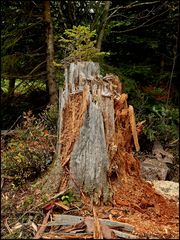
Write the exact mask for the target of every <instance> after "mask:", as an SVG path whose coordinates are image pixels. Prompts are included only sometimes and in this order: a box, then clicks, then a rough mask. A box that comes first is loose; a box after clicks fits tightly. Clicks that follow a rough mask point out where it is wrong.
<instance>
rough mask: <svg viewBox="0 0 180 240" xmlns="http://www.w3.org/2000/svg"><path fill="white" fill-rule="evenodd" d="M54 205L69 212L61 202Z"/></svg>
mask: <svg viewBox="0 0 180 240" xmlns="http://www.w3.org/2000/svg"><path fill="white" fill-rule="evenodd" d="M55 205H56V206H57V207H60V208H63V209H64V210H69V207H68V206H66V205H65V204H64V203H63V202H61V201H59V202H55Z"/></svg>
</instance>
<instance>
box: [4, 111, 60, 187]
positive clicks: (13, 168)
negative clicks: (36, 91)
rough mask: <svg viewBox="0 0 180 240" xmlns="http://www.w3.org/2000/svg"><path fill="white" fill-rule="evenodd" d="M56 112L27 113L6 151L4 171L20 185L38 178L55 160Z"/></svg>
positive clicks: (24, 114)
mask: <svg viewBox="0 0 180 240" xmlns="http://www.w3.org/2000/svg"><path fill="white" fill-rule="evenodd" d="M52 112H53V111H52V110H51V111H47V110H46V111H44V113H43V114H42V115H41V117H39V118H36V117H35V116H34V115H33V114H32V112H31V111H29V112H27V113H23V121H22V123H21V124H20V125H19V126H18V127H17V128H16V134H15V136H14V137H13V138H12V139H11V140H10V141H9V142H8V143H7V146H6V149H5V150H4V151H3V152H2V165H1V168H2V172H3V174H5V175H8V176H12V177H13V178H14V183H15V184H16V185H21V184H23V183H25V182H26V181H27V180H31V181H32V180H34V179H35V178H36V177H37V176H38V175H39V174H40V173H42V172H44V171H45V170H46V168H47V166H48V165H49V164H50V163H51V162H52V158H53V154H54V152H55V142H56V135H55V134H54V135H53V134H52V133H50V131H49V129H50V128H52V126H53V124H51V120H52V119H53V117H52V116H54V115H53V113H52ZM51 115H52V116H51ZM55 119H56V117H55ZM53 120H54V119H53ZM54 121H55V120H54ZM46 122H47V124H46ZM48 128H49V129H48Z"/></svg>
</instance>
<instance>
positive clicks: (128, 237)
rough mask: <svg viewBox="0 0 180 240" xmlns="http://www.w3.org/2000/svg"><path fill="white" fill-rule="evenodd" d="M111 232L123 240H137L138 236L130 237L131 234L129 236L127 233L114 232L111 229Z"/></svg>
mask: <svg viewBox="0 0 180 240" xmlns="http://www.w3.org/2000/svg"><path fill="white" fill-rule="evenodd" d="M112 231H113V232H114V234H115V235H116V236H117V237H120V238H124V239H139V237H138V236H135V235H132V234H129V233H125V232H121V231H117V230H114V229H112Z"/></svg>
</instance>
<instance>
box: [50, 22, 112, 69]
mask: <svg viewBox="0 0 180 240" xmlns="http://www.w3.org/2000/svg"><path fill="white" fill-rule="evenodd" d="M64 35H65V37H61V39H60V40H59V42H60V45H61V47H62V48H64V49H65V51H64V59H63V60H62V61H61V63H62V64H63V65H64V64H65V65H66V64H70V63H71V62H77V61H95V60H97V58H98V57H100V56H105V55H109V53H105V52H100V51H99V50H98V49H97V48H96V47H95V44H96V40H93V38H95V36H96V31H95V30H94V31H90V28H89V27H85V26H80V25H79V26H78V27H76V26H73V28H72V29H66V30H65V32H64ZM62 64H56V63H55V65H56V66H62Z"/></svg>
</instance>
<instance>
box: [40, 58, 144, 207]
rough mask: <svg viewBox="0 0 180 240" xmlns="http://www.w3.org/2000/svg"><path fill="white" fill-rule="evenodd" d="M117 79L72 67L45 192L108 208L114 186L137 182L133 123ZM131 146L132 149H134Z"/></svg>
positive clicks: (86, 66) (88, 67) (94, 67)
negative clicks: (84, 197) (82, 198)
mask: <svg viewBox="0 0 180 240" xmlns="http://www.w3.org/2000/svg"><path fill="white" fill-rule="evenodd" d="M121 89H122V87H121V83H120V81H119V79H118V77H117V76H115V75H112V74H110V75H106V76H105V77H102V76H100V73H99V65H98V64H97V63H93V62H81V63H79V62H78V63H76V64H75V63H71V65H70V66H69V67H68V68H66V69H65V89H64V91H61V94H60V102H59V130H58V132H59V134H58V143H57V154H56V158H55V160H54V164H53V165H52V168H51V171H50V173H49V175H48V180H47V182H46V184H45V185H44V187H45V188H46V189H48V191H49V192H50V191H56V192H62V191H65V190H66V189H72V191H73V192H75V193H76V194H82V193H85V194H87V195H88V196H90V198H91V200H92V201H93V202H94V203H95V204H100V203H101V202H107V201H108V199H110V196H111V191H112V189H111V185H112V183H113V182H114V181H118V182H119V183H121V184H123V183H124V182H127V180H128V178H129V176H136V177H137V178H138V177H139V170H140V168H139V163H138V161H137V160H135V159H134V158H133V154H132V149H133V145H134V146H135V148H136V149H137V151H138V150H139V144H138V138H137V132H136V125H135V117H134V111H133V107H132V106H128V104H127V94H125V93H122V92H121ZM133 142H134V144H133Z"/></svg>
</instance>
